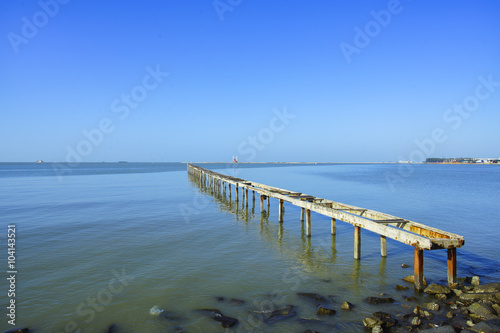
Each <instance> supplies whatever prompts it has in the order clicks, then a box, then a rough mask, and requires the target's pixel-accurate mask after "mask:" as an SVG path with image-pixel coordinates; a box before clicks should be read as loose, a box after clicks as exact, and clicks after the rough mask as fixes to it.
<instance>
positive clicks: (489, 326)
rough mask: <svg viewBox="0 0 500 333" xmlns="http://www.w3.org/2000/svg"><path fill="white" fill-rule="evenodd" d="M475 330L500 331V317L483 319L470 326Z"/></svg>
mask: <svg viewBox="0 0 500 333" xmlns="http://www.w3.org/2000/svg"><path fill="white" fill-rule="evenodd" d="M470 330H471V331H473V332H481V333H498V332H500V319H491V320H487V321H482V322H480V323H478V324H476V325H474V326H472V327H471V328H470Z"/></svg>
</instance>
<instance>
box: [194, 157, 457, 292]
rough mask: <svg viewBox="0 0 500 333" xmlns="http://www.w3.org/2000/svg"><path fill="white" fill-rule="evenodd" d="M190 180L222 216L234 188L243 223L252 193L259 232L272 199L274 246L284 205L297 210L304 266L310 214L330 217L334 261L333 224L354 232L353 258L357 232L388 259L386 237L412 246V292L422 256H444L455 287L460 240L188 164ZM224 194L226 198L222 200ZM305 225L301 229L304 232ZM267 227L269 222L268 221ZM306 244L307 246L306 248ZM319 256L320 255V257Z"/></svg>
mask: <svg viewBox="0 0 500 333" xmlns="http://www.w3.org/2000/svg"><path fill="white" fill-rule="evenodd" d="M187 167H188V175H189V177H190V178H191V179H192V181H193V182H194V183H195V184H197V185H198V186H199V187H200V188H201V189H205V190H208V191H210V194H211V195H212V196H214V197H215V198H220V200H221V204H222V205H223V206H227V207H228V208H226V210H229V211H232V210H233V207H232V206H233V202H232V186H233V187H234V195H235V202H234V205H235V207H234V213H235V214H236V215H237V216H239V214H240V189H241V195H242V202H241V204H242V205H241V209H243V210H244V212H243V213H242V218H243V219H244V220H245V221H247V222H248V220H249V214H250V213H249V206H248V202H249V191H251V194H252V210H251V211H252V214H253V216H254V215H255V193H256V192H257V193H258V194H259V196H260V213H261V230H264V229H265V228H264V225H265V224H266V221H267V217H268V216H269V212H270V198H275V199H277V200H278V221H279V222H280V223H279V227H278V240H279V242H278V244H280V242H281V239H282V237H283V233H284V229H283V224H282V223H281V222H283V217H284V212H285V207H284V203H285V202H288V203H291V204H293V205H295V206H297V207H300V208H301V213H300V222H301V230H302V237H301V239H302V242H303V244H302V246H303V247H305V249H306V251H305V256H304V258H302V260H305V262H316V261H317V260H314V261H312V260H308V259H307V257H308V256H312V255H313V252H312V250H311V244H310V238H309V236H311V211H314V212H316V213H319V214H322V215H324V216H328V217H331V228H330V231H331V235H332V242H331V244H332V245H331V246H332V259H333V260H334V261H335V260H337V258H336V255H335V252H336V251H335V235H336V221H337V219H338V220H340V221H344V222H347V223H349V224H351V225H353V226H354V258H355V259H360V257H361V228H363V229H366V230H369V231H372V232H374V233H377V234H379V235H380V254H381V256H382V257H386V256H387V237H389V238H391V239H394V240H397V241H398V242H401V243H404V244H407V245H411V246H413V247H414V248H415V251H414V254H415V256H414V281H415V289H416V290H419V291H421V290H423V263H424V255H423V253H424V250H436V249H446V250H447V255H448V258H447V266H448V284H449V285H451V284H453V283H455V282H456V274H457V256H456V248H457V247H461V246H462V245H463V244H464V237H462V236H459V235H456V234H452V233H450V232H446V231H443V230H439V229H436V228H432V227H428V226H426V225H423V224H420V223H416V222H413V221H410V220H407V219H402V218H399V217H396V216H392V215H389V214H385V213H381V212H377V211H374V210H370V209H365V208H359V207H355V206H352V205H347V204H343V203H339V202H335V201H332V200H327V199H322V198H318V197H315V196H311V195H307V194H304V193H300V192H294V191H288V190H284V189H280V188H277V187H273V186H268V185H264V184H259V183H256V182H252V181H248V180H245V179H241V178H236V177H231V176H227V175H223V174H220V173H217V172H214V171H211V170H207V169H204V168H201V167H199V166H196V165H192V164H188V166H187ZM226 194H227V195H226ZM266 200H267V210H265V208H264V201H266ZM304 220H305V226H304ZM267 222H268V221H267ZM304 243H305V244H304ZM320 256H321V255H320Z"/></svg>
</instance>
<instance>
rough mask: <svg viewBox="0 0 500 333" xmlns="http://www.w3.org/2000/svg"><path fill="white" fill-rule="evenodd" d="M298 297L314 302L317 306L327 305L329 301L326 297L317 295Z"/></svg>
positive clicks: (306, 294)
mask: <svg viewBox="0 0 500 333" xmlns="http://www.w3.org/2000/svg"><path fill="white" fill-rule="evenodd" d="M297 296H300V297H302V298H305V299H306V300H308V301H312V302H314V303H315V305H316V306H319V305H322V304H325V303H326V302H327V301H328V300H327V299H326V298H325V297H323V296H321V295H318V294H315V293H297Z"/></svg>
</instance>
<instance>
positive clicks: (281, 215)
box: [278, 199, 283, 222]
mask: <svg viewBox="0 0 500 333" xmlns="http://www.w3.org/2000/svg"><path fill="white" fill-rule="evenodd" d="M278 221H279V222H283V199H280V201H279V205H278Z"/></svg>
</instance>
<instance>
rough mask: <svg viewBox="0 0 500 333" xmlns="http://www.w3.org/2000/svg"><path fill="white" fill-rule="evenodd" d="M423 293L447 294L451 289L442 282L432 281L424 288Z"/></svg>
mask: <svg viewBox="0 0 500 333" xmlns="http://www.w3.org/2000/svg"><path fill="white" fill-rule="evenodd" d="M424 293H426V294H430V295H434V294H446V295H447V294H449V293H451V289H450V288H448V287H447V286H443V285H442V284H437V283H433V284H431V285H429V286H428V287H427V288H425V289H424Z"/></svg>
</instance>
